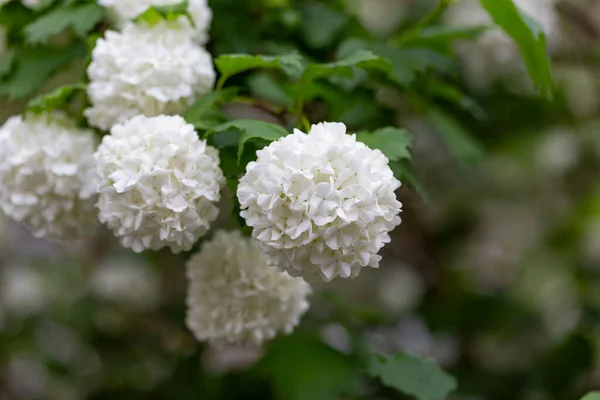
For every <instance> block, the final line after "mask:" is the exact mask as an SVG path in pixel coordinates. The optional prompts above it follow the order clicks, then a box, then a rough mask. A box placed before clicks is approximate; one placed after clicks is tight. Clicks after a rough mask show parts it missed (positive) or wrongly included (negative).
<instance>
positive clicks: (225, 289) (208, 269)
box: [186, 231, 311, 346]
mask: <svg viewBox="0 0 600 400" xmlns="http://www.w3.org/2000/svg"><path fill="white" fill-rule="evenodd" d="M187 276H188V279H189V284H188V295H187V305H188V313H187V318H186V322H187V325H188V327H189V328H190V330H191V331H192V332H193V333H194V335H195V337H196V338H197V339H198V340H199V341H208V342H209V343H211V344H212V345H216V346H222V345H225V344H228V343H238V344H243V345H259V344H261V343H262V342H263V341H265V340H269V339H272V338H273V337H275V335H276V334H277V332H280V331H282V332H284V333H291V332H292V331H293V330H294V328H295V326H296V325H298V323H299V321H300V318H301V317H302V315H303V314H304V313H305V312H306V311H307V310H308V307H309V303H308V301H307V299H306V297H307V296H308V294H310V292H311V288H310V285H309V284H308V283H306V282H305V281H304V280H302V278H293V277H291V276H289V275H288V274H287V273H286V272H282V271H280V270H279V269H277V268H274V267H271V266H269V265H268V260H267V257H266V256H265V254H264V253H263V252H262V251H261V249H260V247H259V246H258V245H257V243H256V242H255V241H254V240H253V239H251V238H244V237H243V236H242V235H241V233H240V232H239V231H233V232H225V231H218V232H217V233H216V234H215V237H214V238H213V239H212V240H211V241H210V242H207V243H204V244H203V245H202V250H201V251H200V253H197V254H195V255H194V256H193V257H192V258H191V259H190V260H189V261H188V263H187Z"/></svg>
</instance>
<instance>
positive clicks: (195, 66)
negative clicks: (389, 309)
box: [0, 0, 556, 400]
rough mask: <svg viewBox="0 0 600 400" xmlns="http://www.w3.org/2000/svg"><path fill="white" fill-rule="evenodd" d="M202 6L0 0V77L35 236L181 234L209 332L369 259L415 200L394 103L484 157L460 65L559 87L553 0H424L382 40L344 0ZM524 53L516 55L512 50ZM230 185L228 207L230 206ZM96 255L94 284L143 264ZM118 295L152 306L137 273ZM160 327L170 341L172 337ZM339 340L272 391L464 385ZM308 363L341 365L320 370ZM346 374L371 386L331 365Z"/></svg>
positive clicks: (544, 90)
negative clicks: (552, 54)
mask: <svg viewBox="0 0 600 400" xmlns="http://www.w3.org/2000/svg"><path fill="white" fill-rule="evenodd" d="M540 1H541V0H540ZM459 2H460V1H459V0H457V3H459ZM210 3H211V5H212V4H214V9H211V7H210V6H209V4H208V2H207V1H206V0H189V1H182V2H179V1H177V0H174V1H171V0H98V1H92V0H40V1H29V0H22V1H17V0H12V1H0V7H1V8H0V95H2V96H4V97H7V98H10V99H24V98H27V99H28V100H29V101H28V103H27V104H26V106H25V107H24V109H23V110H22V112H21V114H20V115H15V116H13V117H11V118H9V119H8V120H7V121H6V122H5V123H4V125H3V126H2V127H1V128H0V208H1V210H2V212H3V213H4V214H6V216H8V217H10V218H12V219H14V220H16V221H18V222H20V223H22V224H23V225H24V226H25V227H27V228H28V229H30V230H31V232H32V233H33V234H34V235H35V236H36V237H38V238H45V239H48V240H54V241H59V242H61V243H64V242H67V241H78V240H81V239H84V238H87V237H89V236H93V235H101V234H102V233H101V232H102V229H105V228H108V230H109V231H110V232H111V233H112V234H113V235H114V237H115V238H116V239H118V242H119V243H120V245H121V246H122V247H123V248H126V249H130V250H131V251H133V252H135V253H141V252H146V253H145V254H149V253H151V252H158V251H161V252H160V253H158V254H160V255H161V256H162V255H164V253H169V252H170V253H174V254H179V253H184V254H183V255H182V256H181V257H180V258H173V260H177V261H179V264H180V265H173V266H172V267H173V268H178V269H177V274H178V275H179V276H180V277H181V278H183V277H184V275H185V276H186V277H187V312H186V316H183V315H181V314H178V317H179V319H180V323H183V321H184V320H185V323H186V324H187V326H188V327H189V330H190V331H191V332H192V333H193V336H194V337H195V338H196V339H197V340H198V341H200V342H202V343H205V342H206V343H207V344H208V345H213V346H217V347H222V346H225V345H231V344H234V345H235V344H237V345H245V346H259V345H263V344H264V343H265V342H267V341H270V340H272V339H274V338H275V336H276V335H278V334H290V333H292V331H294V329H296V328H297V327H298V326H299V325H300V324H301V319H302V317H303V316H304V315H305V314H306V313H307V312H309V300H310V295H311V293H314V292H315V291H316V287H319V288H321V287H323V285H324V284H325V283H326V284H328V285H329V282H330V281H336V282H339V281H343V280H344V279H350V278H357V279H359V280H360V279H361V276H360V275H361V272H362V271H363V268H378V267H379V264H380V262H382V255H381V254H380V253H381V251H382V249H383V248H384V247H385V246H386V245H388V244H389V243H390V241H391V238H390V233H391V232H392V231H393V230H394V229H396V228H397V227H398V226H399V225H400V224H401V212H402V210H403V206H402V203H401V201H400V199H399V189H400V188H401V187H403V188H407V189H408V190H415V191H416V192H417V193H419V194H420V195H421V197H422V198H423V200H424V202H426V201H427V194H426V193H425V191H424V190H423V188H422V187H421V185H420V184H419V182H418V180H417V178H416V177H415V174H414V171H413V167H412V161H411V146H412V141H413V136H412V135H411V134H410V133H409V132H408V130H406V129H404V128H403V122H404V121H405V119H403V117H404V115H403V113H404V110H408V111H406V115H409V114H422V115H426V116H427V117H428V118H429V119H430V120H431V121H432V123H433V124H434V125H436V126H437V128H438V130H439V131H440V146H444V145H445V146H446V147H447V148H448V150H449V151H450V153H452V155H454V156H455V157H456V158H457V160H458V163H460V164H462V163H463V162H464V161H468V160H470V159H473V158H477V157H479V156H480V155H481V149H480V148H479V145H478V143H476V142H475V141H474V140H473V139H472V138H471V137H470V135H469V134H468V133H467V130H466V129H467V128H465V127H463V126H462V125H461V124H460V123H459V122H458V119H456V118H455V117H454V116H453V112H454V111H456V112H457V113H459V112H460V113H463V114H464V113H467V114H472V115H473V116H474V117H475V118H479V117H480V116H481V113H482V111H481V108H480V107H479V106H478V105H477V103H476V102H475V101H474V100H473V99H471V98H469V97H468V95H467V94H466V93H465V92H463V91H462V90H461V88H460V86H459V85H458V84H457V81H458V80H459V79H460V78H459V72H458V70H459V65H461V64H464V65H465V66H466V68H465V70H466V71H468V72H467V74H468V76H467V77H466V78H467V81H471V83H472V84H473V85H472V86H475V87H477V88H480V89H481V88H483V89H484V90H485V89H486V88H489V87H490V86H492V85H494V84H497V83H499V82H500V81H501V80H502V79H504V78H505V77H506V75H507V74H509V73H510V74H513V75H514V74H517V75H519V79H520V81H519V82H524V80H523V79H522V78H523V77H524V76H526V74H524V73H523V72H524V71H525V70H527V71H528V72H529V75H530V77H531V81H530V82H529V81H528V82H526V83H524V84H522V87H520V89H522V90H523V91H526V92H527V91H529V93H530V94H533V92H532V91H531V89H532V88H534V89H537V90H538V91H539V93H541V94H543V95H546V96H550V95H551V93H552V90H553V80H552V73H551V69H550V64H549V57H548V53H547V50H548V47H550V48H552V43H550V45H551V46H547V44H548V43H547V41H546V36H545V34H544V32H546V33H548V34H549V37H550V38H552V37H553V30H554V28H555V25H556V21H555V20H556V15H555V10H554V9H553V3H554V2H553V1H544V2H542V3H544V4H545V6H544V7H545V8H544V13H543V14H542V15H543V18H542V22H543V25H542V24H540V23H538V22H536V20H535V19H534V18H532V17H531V16H530V15H529V14H527V13H526V12H529V13H535V8H536V7H537V6H538V5H537V4H536V5H533V3H534V2H532V1H529V2H523V5H522V6H523V7H522V9H521V8H519V7H520V6H521V4H520V3H521V2H520V1H515V2H513V1H512V0H481V1H480V2H477V1H475V0H473V1H469V0H465V1H464V3H462V5H461V6H457V7H454V6H453V5H452V4H451V3H453V2H452V0H440V1H439V2H429V3H428V4H427V9H426V10H425V9H415V17H414V18H413V20H412V21H411V22H410V23H409V24H407V26H405V27H403V28H402V29H400V30H399V31H398V32H397V33H396V34H394V35H393V36H390V37H378V36H377V35H371V34H370V33H369V32H368V31H367V28H365V26H368V24H363V25H361V24H360V23H359V18H357V17H355V16H352V14H350V13H348V12H346V13H343V12H338V11H337V10H340V9H343V10H347V9H350V8H351V5H350V3H356V2H352V1H347V2H344V1H341V0H340V1H333V0H332V1H321V2H319V1H308V0H306V1H298V2H294V1H291V0H279V1H277V0H255V1H250V0H244V1H242V0H240V1H239V2H237V0H220V1H219V0H215V1H214V2H210ZM375 3H378V4H379V3H380V2H373V3H372V4H373V7H375ZM415 3H416V2H415ZM546 3H547V4H546ZM369 4H371V3H369ZM359 9H363V10H367V11H369V12H373V13H375V12H376V11H377V10H376V9H375V8H373V9H371V8H369V6H365V5H364V4H363V5H362V8H360V7H359ZM448 9H450V11H448ZM468 9H476V12H475V13H467V12H466V11H465V10H468ZM373 15H375V17H374V18H375V19H379V18H382V17H383V16H382V15H379V14H373ZM373 15H370V14H365V15H362V17H361V18H360V20H361V21H364V20H368V19H369V18H371V17H373ZM443 21H448V24H447V25H444V24H443ZM211 23H212V27H211ZM494 24H496V25H497V26H496V27H493V26H492V25H494ZM459 41H461V43H459V47H458V51H456V54H455V52H454V45H455V42H459ZM485 52H488V53H491V54H492V55H491V56H490V57H482V56H481V54H483V53H485ZM519 52H520V53H521V54H522V55H523V61H524V62H523V63H521V64H519V67H518V68H516V69H515V70H510V71H509V70H508V69H505V68H504V63H509V62H510V63H511V64H512V63H513V62H514V60H515V59H516V58H518V57H519ZM455 55H456V56H457V57H454V56H455ZM490 62H491V64H498V65H497V66H498V68H496V69H495V70H494V68H493V67H492V66H490ZM64 71H75V72H73V73H70V74H67V75H68V77H69V78H70V79H72V80H71V81H70V82H69V83H66V84H63V83H64V82H62V81H61V82H60V83H59V84H57V83H56V81H54V80H53V77H54V76H56V75H57V73H62V72H64ZM77 73H79V75H77ZM63 81H64V80H63ZM531 82H533V85H531ZM46 90H49V92H47V93H44V92H45V91H46ZM32 97H33V98H32ZM240 106H241V107H242V108H244V107H245V108H244V110H246V113H242V114H244V118H238V117H237V116H238V115H241V114H240V113H239V109H238V113H237V114H236V107H238V108H239V107H240ZM397 109H399V110H402V111H401V112H400V117H399V118H398V117H397V116H395V114H394V112H392V110H397ZM248 110H249V112H248ZM432 157H436V155H435V154H433V155H432ZM227 202H231V203H232V208H233V210H234V211H233V214H232V215H223V210H224V209H226V208H227V205H226V204H224V203H227ZM220 213H221V215H219V214H220ZM219 220H226V222H225V223H223V221H221V222H219ZM222 225H227V226H228V227H229V228H228V230H223V229H222V228H221V226H222ZM100 226H103V228H102V229H99V228H100ZM215 227H217V228H218V229H220V230H218V231H216V232H215ZM105 230H106V229H105ZM99 232H100V233H99ZM186 260H187V261H186ZM184 265H185V267H184V268H182V266H184ZM136 268H137V267H136ZM107 271H108V272H106V273H104V274H99V275H97V277H96V278H95V282H96V284H95V286H94V290H96V291H98V292H99V293H103V295H104V293H112V292H111V291H113V290H117V289H118V291H120V293H123V292H124V291H127V287H128V286H131V287H133V286H135V281H136V279H137V278H136V277H144V276H145V275H144V274H143V273H141V274H140V273H139V271H137V272H136V270H135V268H133V267H132V269H129V270H127V271H124V274H123V276H124V277H127V278H123V279H127V282H131V283H127V284H124V285H121V286H119V285H118V284H117V285H113V284H112V283H111V282H112V281H111V279H113V278H112V276H113V275H111V274H113V272H114V271H112V270H110V269H107ZM362 273H364V272H362ZM114 276H119V275H118V273H117V274H114ZM139 279H140V280H141V279H143V278H139ZM307 281H310V282H311V284H312V285H313V286H314V287H315V288H311V284H309V283H307ZM156 285H157V283H156V282H155V281H152V284H151V285H148V287H150V288H152V287H155V286H156ZM114 287H117V289H114ZM148 290H151V289H148ZM140 293H142V294H143V293H146V292H145V291H141V292H140ZM119 296H120V298H123V299H125V300H124V303H127V302H129V303H135V304H143V299H140V296H138V295H136V292H132V293H131V296H127V295H124V296H121V295H119ZM119 296H116V297H119ZM142 297H143V295H142ZM153 301H155V300H153ZM139 308H140V309H143V307H141V306H140V307H139ZM107 318H108V317H107ZM356 318H357V316H356V315H353V316H350V317H348V321H346V322H348V324H349V326H353V324H354V323H355V319H356ZM360 318H361V317H358V319H360ZM365 318H367V317H365ZM310 329H311V326H310V324H308V325H307V326H306V331H308V332H310ZM138 335H144V329H141V330H140V332H138ZM171 339H173V341H169V340H166V339H165V343H167V342H168V344H165V346H173V348H176V347H177V343H176V342H177V340H176V339H174V338H171ZM346 342H347V345H346V348H345V350H344V351H345V352H346V353H347V354H345V355H344V354H343V353H339V354H338V353H336V356H335V357H339V358H335V357H333V358H331V359H330V362H331V365H324V366H318V368H317V369H316V370H315V371H316V372H313V371H312V370H310V369H311V368H312V367H311V366H310V365H308V366H306V365H304V366H302V365H300V364H298V365H289V364H287V365H280V366H279V367H278V368H281V369H290V370H291V371H294V374H295V375H294V374H293V375H294V379H296V377H295V376H296V375H298V374H300V375H301V374H302V373H304V372H306V374H308V375H307V376H308V377H307V378H305V380H306V384H303V385H301V387H295V388H294V390H292V391H291V393H292V394H291V395H290V392H285V381H286V379H292V378H289V377H287V378H285V379H284V378H280V379H281V380H280V381H278V382H276V383H274V386H275V387H276V388H277V389H275V390H283V391H282V392H281V393H280V395H281V398H287V399H291V398H298V399H309V398H314V399H328V398H332V399H333V398H340V399H341V398H348V399H350V398H380V396H383V395H384V394H386V393H388V394H389V388H391V389H395V390H398V391H399V392H401V393H404V394H405V395H411V396H414V397H416V398H418V399H421V400H442V399H444V398H447V396H448V395H449V393H450V392H452V391H454V390H455V389H456V386H457V385H456V381H455V379H454V378H453V377H451V376H450V375H449V374H447V373H445V372H443V371H442V370H441V369H439V368H438V367H437V366H436V365H434V364H432V363H430V362H429V361H427V360H422V359H419V358H414V357H411V356H409V355H406V354H398V355H396V356H394V357H391V358H387V357H383V356H380V355H375V354H370V353H369V351H368V349H365V346H364V343H362V342H361V340H360V339H359V338H358V336H356V335H355V332H351V334H350V336H349V337H348V338H346ZM277 343H282V342H276V344H277ZM289 346H290V347H289V348H292V347H293V346H294V343H293V342H291V344H289ZM318 346H319V345H317V346H316V347H315V348H318V349H320V350H319V351H320V352H325V353H326V354H328V353H327V352H328V351H333V350H332V349H330V348H328V347H324V348H321V347H318ZM311 349H312V348H311ZM285 351H298V352H299V353H301V352H302V349H301V348H298V349H295V350H294V349H292V350H289V349H288V350H285ZM285 351H283V352H282V353H277V352H275V353H273V357H271V358H268V357H267V358H266V359H265V360H264V363H265V364H264V365H268V364H269V362H272V360H273V358H275V359H276V357H275V356H276V355H277V354H285ZM309 352H310V351H309ZM331 360H333V361H331ZM336 360H338V361H339V360H344V361H343V362H342V361H339V362H340V363H342V364H343V366H341V367H340V366H338V365H336V362H337V361H336ZM290 364H294V362H293V358H292V362H291V363H290ZM302 368H306V369H308V370H307V371H304V370H303V369H302ZM319 368H323V369H330V370H334V371H338V372H337V373H339V375H338V377H335V378H332V381H331V382H327V381H328V380H329V378H327V377H325V378H323V377H320V376H318V375H319V373H320V372H319V371H321V369H319ZM271 370H272V369H271ZM140 373H141V372H140ZM311 374H312V375H311ZM281 376H284V375H281ZM327 376H329V375H327ZM348 376H349V377H351V379H350V381H353V382H354V383H356V382H363V383H365V384H364V385H363V386H364V387H362V386H361V385H359V384H354V385H349V386H348V385H344V384H340V382H346V381H347V379H346V378H347V377H348ZM339 377H342V378H339ZM196 378H197V379H200V376H199V375H198V377H196ZM196 378H194V377H193V376H190V378H189V379H192V380H193V379H196ZM202 379H205V378H202ZM282 382H283V383H282ZM515 384H516V385H518V384H519V383H518V382H516V383H515ZM278 385H279V386H281V385H283V386H282V387H284V389H281V387H279V386H278ZM318 385H323V387H322V388H315V387H316V386H318ZM313 386H314V387H313ZM386 387H388V388H386ZM223 390H225V389H223ZM232 390H233V389H232ZM304 390H306V391H307V392H306V393H309V394H305V393H304ZM361 390H362V392H361ZM225 391H226V390H225ZM315 393H319V395H317V394H315ZM342 394H348V396H349V397H343V395H342ZM369 394H372V395H373V397H368V396H369ZM295 395H298V396H297V397H295ZM313 395H314V397H311V396H313ZM328 396H329V397H328ZM361 396H362V397H361ZM365 396H366V397H365ZM378 396H379V397H378ZM398 396H400V395H398ZM161 398H178V397H176V396H174V397H170V396H167V397H161ZM182 398H192V397H182ZM202 398H204V397H202ZM249 398H250V397H249ZM381 398H383V397H381ZM397 398H400V397H397ZM402 398H404V397H402ZM456 398H458V397H456ZM461 398H466V397H461ZM531 398H533V397H531Z"/></svg>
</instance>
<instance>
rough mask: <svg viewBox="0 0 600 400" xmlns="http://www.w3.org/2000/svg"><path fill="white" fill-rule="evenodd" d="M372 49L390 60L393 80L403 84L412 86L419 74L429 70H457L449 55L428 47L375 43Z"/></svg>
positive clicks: (448, 72)
mask: <svg viewBox="0 0 600 400" xmlns="http://www.w3.org/2000/svg"><path fill="white" fill-rule="evenodd" d="M372 49H373V52H374V53H375V54H378V55H379V56H381V57H384V58H386V59H387V60H389V62H390V63H391V65H392V74H391V76H392V78H393V80H394V81H396V82H397V83H399V84H400V85H403V86H410V85H411V84H412V83H413V82H414V80H415V79H416V77H417V76H418V75H419V74H423V73H425V72H427V71H435V72H438V73H440V74H451V73H454V72H456V70H457V67H456V64H455V62H454V61H453V60H452V59H451V58H450V57H449V56H446V55H443V54H440V53H438V52H436V51H434V50H431V49H427V48H400V47H393V46H389V45H374V46H373V47H372Z"/></svg>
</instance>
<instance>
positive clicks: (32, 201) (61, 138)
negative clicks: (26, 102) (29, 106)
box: [0, 111, 96, 240]
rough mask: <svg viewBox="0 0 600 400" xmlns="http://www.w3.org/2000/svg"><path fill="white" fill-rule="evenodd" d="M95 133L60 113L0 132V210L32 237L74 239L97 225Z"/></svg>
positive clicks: (20, 119)
mask: <svg viewBox="0 0 600 400" xmlns="http://www.w3.org/2000/svg"><path fill="white" fill-rule="evenodd" d="M94 148H95V140H94V133H93V132H92V131H91V130H86V129H80V128H78V127H77V126H76V125H75V122H73V121H72V120H71V119H70V118H69V117H67V116H66V115H65V114H63V113H62V112H58V111H56V112H53V113H46V114H42V115H25V116H15V117H11V118H10V119H9V120H8V121H6V123H5V124H4V125H3V126H2V128H0V208H1V209H2V211H3V212H4V213H5V214H6V215H9V216H11V217H12V218H13V219H15V220H17V221H19V222H21V223H23V224H24V225H25V226H27V227H28V228H29V229H31V231H32V232H33V234H34V235H35V236H36V237H45V238H50V239H56V240H68V239H77V238H79V237H82V236H85V234H86V233H88V232H90V230H91V228H92V227H93V226H94V225H95V223H96V218H95V212H94V201H95V194H96V192H95V179H94V178H95V175H94V165H93V153H94Z"/></svg>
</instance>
